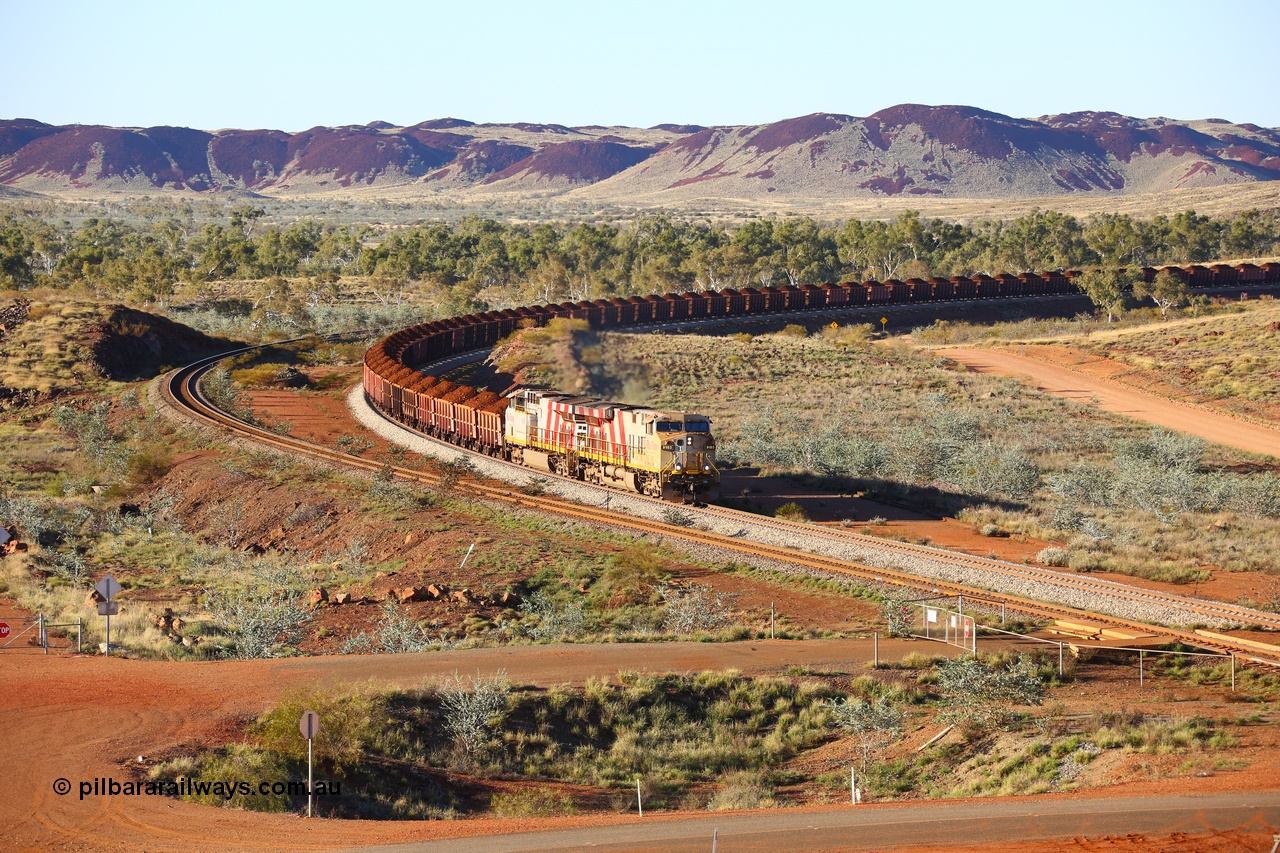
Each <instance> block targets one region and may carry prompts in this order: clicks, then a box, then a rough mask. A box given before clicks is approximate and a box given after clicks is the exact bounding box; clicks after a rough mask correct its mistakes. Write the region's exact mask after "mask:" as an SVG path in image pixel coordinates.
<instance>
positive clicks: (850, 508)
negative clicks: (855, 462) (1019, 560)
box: [716, 467, 1026, 522]
mask: <svg viewBox="0 0 1280 853" xmlns="http://www.w3.org/2000/svg"><path fill="white" fill-rule="evenodd" d="M716 503H718V504H720V505H722V506H728V507H732V508H734V509H741V510H745V511H747V512H753V513H756V514H759V515H768V516H773V515H776V514H777V512H778V510H779V509H781V508H782V507H784V506H786V505H787V504H795V505H796V506H798V507H800V509H801V510H803V511H804V514H805V516H806V517H807V518H808V519H810V520H812V521H817V522H866V521H869V520H871V519H884V520H886V521H927V520H936V519H941V518H948V517H950V518H954V517H955V516H956V515H957V514H958V513H959V512H961V511H962V510H963V509H965V508H966V507H972V506H978V505H986V506H994V507H997V508H1000V509H1004V510H1009V511H1019V510H1024V509H1026V506H1025V505H1024V504H1021V503H1017V502H1014V501H1002V500H999V499H995V498H991V497H988V496H986V495H967V494H962V493H957V492H948V491H944V490H942V489H937V488H934V487H931V486H911V485H907V484H905V483H899V482H897V481H894V480H885V479H879V478H862V477H834V476H823V475H819V474H781V473H763V472H761V470H760V469H759V468H747V467H744V468H730V469H722V470H721V472H720V499H719V500H718V501H716Z"/></svg>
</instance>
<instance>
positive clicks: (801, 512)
mask: <svg viewBox="0 0 1280 853" xmlns="http://www.w3.org/2000/svg"><path fill="white" fill-rule="evenodd" d="M774 515H775V516H777V517H778V518H785V519H787V520H788V521H808V520H809V513H807V512H805V509H804V507H802V506H800V504H798V503H796V502H795V501H792V502H790V503H785V504H783V505H782V506H780V507H778V509H777V511H776V512H774Z"/></svg>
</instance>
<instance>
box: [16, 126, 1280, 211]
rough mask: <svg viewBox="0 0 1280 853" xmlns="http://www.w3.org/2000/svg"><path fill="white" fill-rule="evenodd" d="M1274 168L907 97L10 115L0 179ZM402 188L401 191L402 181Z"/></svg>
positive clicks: (289, 191) (1155, 131) (562, 184)
mask: <svg viewBox="0 0 1280 853" xmlns="http://www.w3.org/2000/svg"><path fill="white" fill-rule="evenodd" d="M1277 179H1280V130H1277V129H1275V128H1264V127H1259V126H1257V125H1253V124H1233V123H1231V122H1228V121H1223V120H1221V119H1203V120H1198V121H1175V120H1173V119H1165V118H1152V119H1139V118H1132V117H1129V116H1123V115H1119V114H1117V113H1107V112H1078V113H1065V114H1062V115H1053V116H1041V117H1040V118H1038V119H1034V120H1033V119H1019V118H1011V117H1009V116H1005V115H1000V114H999V113H993V112H988V111H986V110H980V109H976V108H973V107H961V106H939V107H929V106H920V105H916V104H903V105H900V106H896V107H890V108H888V109H885V110H881V111H880V112H878V113H875V114H874V115H871V116H868V117H866V118H856V117H854V116H847V115H838V114H834V113H815V114H813V115H808V116H802V117H800V118H792V119H786V120H784V121H778V122H773V123H772V124H762V125H748V126H740V127H700V126H697V125H671V124H664V125H658V126H657V127H652V128H644V129H640V128H625V127H596V126H590V127H564V126H561V125H545V124H526V123H517V124H504V125H497V124H473V123H472V122H468V121H463V120H460V119H438V120H435V121H425V122H422V123H420V124H415V125H413V126H411V127H396V126H393V125H391V124H388V123H386V122H373V123H372V124H368V125H347V126H343V127H313V128H311V129H310V130H306V131H302V132H301V133H285V132H283V131H279V130H217V131H204V130H193V129H191V128H185V127H148V128H118V127H103V126H97V125H66V126H56V125H49V124H45V123H43V122H39V121H35V120H32V119H13V120H0V187H10V188H12V189H15V190H23V191H29V192H36V193H48V194H54V195H66V194H81V193H86V192H93V191H95V190H128V191H135V192H136V191H143V192H154V191H155V190H156V189H159V188H164V189H167V190H178V191H183V192H197V193H210V192H219V191H223V192H225V191H236V192H242V193H245V192H247V193H254V194H261V195H265V196H279V197H289V196H298V195H303V194H314V193H327V192H334V191H341V192H344V193H357V194H366V193H367V194H369V195H371V196H376V195H377V194H378V192H379V191H380V190H381V191H385V190H388V189H390V188H393V187H395V188H401V190H403V191H407V194H414V193H416V192H418V191H420V192H421V194H423V195H431V194H435V193H437V192H441V193H447V194H450V195H467V194H493V193H525V194H527V193H540V194H553V195H554V194H571V195H572V196H580V197H583V198H585V199H595V200H601V201H604V200H614V201H619V200H624V201H625V200H644V201H647V202H650V203H661V202H662V201H663V200H669V201H671V202H685V201H689V200H693V199H698V198H736V199H744V200H750V199H762V198H766V197H769V198H777V199H786V198H824V199H838V198H869V197H894V198H898V199H899V200H902V201H906V200H909V199H910V198H911V197H913V196H938V197H943V198H1009V197H1029V196H1055V195H1067V194H1075V193H1100V194H1122V193H1148V192H1159V191H1163V190H1172V189H1179V188H1202V187H1215V186H1221V185H1225V184H1234V183H1246V182H1255V181H1273V180H1277ZM397 194H398V195H403V194H406V193H405V192H398V193H397Z"/></svg>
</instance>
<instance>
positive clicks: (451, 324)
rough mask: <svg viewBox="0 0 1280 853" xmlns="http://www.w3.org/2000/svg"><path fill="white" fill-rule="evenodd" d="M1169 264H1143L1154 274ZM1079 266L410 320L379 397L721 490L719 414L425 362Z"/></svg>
mask: <svg viewBox="0 0 1280 853" xmlns="http://www.w3.org/2000/svg"><path fill="white" fill-rule="evenodd" d="M1162 269H1167V270H1169V271H1171V272H1173V273H1175V274H1177V275H1178V276H1180V277H1182V279H1183V280H1184V281H1186V282H1187V283H1188V284H1189V285H1190V286H1191V287H1230V286H1236V285H1245V284H1274V283H1280V263H1268V264H1263V265H1261V266H1255V265H1253V264H1239V265H1237V266H1227V265H1225V264H1214V265H1212V266H1207V267H1206V266H1190V267H1185V268H1183V267H1164V268H1162ZM1158 272H1159V270H1156V269H1154V268H1151V267H1145V268H1143V270H1142V274H1143V277H1144V278H1145V279H1146V280H1147V281H1151V280H1152V279H1153V278H1154V277H1155V275H1156V274H1157V273H1158ZM1076 275H1078V273H1076V272H1073V271H1069V272H1061V273H1044V274H1036V273H1023V274H1021V275H1007V274H1005V275H997V276H986V275H978V276H974V277H973V278H969V277H966V276H955V277H953V278H931V279H928V280H927V281H926V280H922V279H914V278H913V279H908V280H907V281H897V280H890V281H886V282H878V281H866V282H860V283H855V282H844V283H841V284H824V285H820V286H819V285H804V286H801V287H793V286H790V285H787V286H783V287H776V288H775V287H765V288H761V289H755V288H745V289H742V290H721V291H707V292H703V293H668V294H666V295H663V296H632V297H629V298H616V299H598V300H595V301H592V302H565V303H563V304H560V305H535V306H532V307H525V308H516V309H507V310H504V311H488V312H485V313H483V314H468V315H466V316H462V317H451V318H449V319H447V320H436V321H433V322H430V323H423V324H421V325H418V326H411V327H410V328H407V329H402V330H401V331H399V332H396V333H395V334H393V335H391V336H389V337H387V338H384V339H383V340H381V341H379V342H378V343H376V344H374V345H373V346H372V347H371V348H370V349H369V351H368V352H367V353H365V358H364V392H365V396H366V397H367V398H368V400H369V402H370V403H372V404H373V405H374V406H375V407H376V408H377V409H379V410H380V411H382V412H383V413H384V414H386V415H387V416H389V417H391V418H393V419H394V420H396V421H399V422H400V423H402V424H404V425H406V426H408V427H410V428H412V429H416V430H420V431H422V432H425V433H427V434H429V435H432V436H435V437H437V438H441V439H444V440H447V441H450V442H453V443H454V444H457V445H459V446H462V447H466V448H468V449H471V450H476V451H480V452H483V453H487V454H489V455H491V456H498V457H501V458H504V459H507V460H509V461H512V462H517V463H520V464H523V465H527V466H528V467H530V468H534V469H536V470H539V471H547V472H550V473H553V474H560V475H563V476H567V477H572V478H575V479H580V480H587V481H590V482H593V483H598V484H601V485H609V486H614V487H617V488H622V489H626V490H628V491H635V492H639V493H641V494H646V495H651V496H653V497H660V498H663V499H666V500H685V501H695V502H696V501H705V500H709V499H712V498H715V497H716V496H717V493H718V490H719V483H720V472H719V470H718V469H717V468H716V464H715V439H714V437H713V435H712V433H711V422H710V420H709V419H707V418H706V417H704V416H702V415H696V414H691V413H687V412H665V411H659V410H654V409H646V408H643V407H637V406H626V405H622V404H619V403H609V402H604V401H599V400H592V399H589V398H584V397H573V396H571V395H568V394H562V393H559V392H556V391H549V390H537V389H527V388H520V389H516V390H514V391H511V392H509V393H508V394H507V395H506V396H501V395H499V394H496V393H493V392H492V391H483V392H482V391H477V390H476V389H475V388H472V387H471V386H468V385H457V384H454V383H453V382H450V381H448V380H445V379H441V378H439V377H436V376H432V375H429V374H425V373H422V372H421V371H420V370H418V369H417V368H418V367H419V366H420V365H425V364H429V363H432V362H436V361H438V360H440V359H444V358H447V357H449V356H451V355H455V354H457V353H461V352H466V351H469V350H476V349H482V348H491V347H493V346H495V345H497V343H498V342H499V341H500V340H501V339H502V338H504V337H506V336H507V335H510V334H511V333H512V332H514V331H516V330H517V329H519V328H525V327H531V326H543V325H546V324H547V322H549V321H550V320H552V319H554V318H556V317H569V318H574V319H583V320H587V321H588V322H589V323H590V324H591V325H592V326H595V327H599V328H618V327H627V326H643V325H651V324H657V323H669V322H681V321H686V320H714V319H716V318H721V317H723V318H733V317H754V316H759V315H764V314H776V313H784V312H793V311H818V310H824V309H832V310H835V309H843V308H857V307H859V306H873V305H895V304H911V303H923V302H945V301H954V300H968V299H1000V298H1013V297H1027V296H1048V295H1058V294H1072V293H1078V292H1079V291H1078V288H1076V286H1075V285H1073V284H1072V282H1071V279H1072V278H1074V277H1075V276H1076Z"/></svg>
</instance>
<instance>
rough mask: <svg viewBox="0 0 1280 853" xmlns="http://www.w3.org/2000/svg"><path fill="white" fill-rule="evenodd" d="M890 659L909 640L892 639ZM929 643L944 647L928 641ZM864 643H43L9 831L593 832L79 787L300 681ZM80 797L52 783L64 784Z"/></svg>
mask: <svg viewBox="0 0 1280 853" xmlns="http://www.w3.org/2000/svg"><path fill="white" fill-rule="evenodd" d="M881 648H882V650H883V652H884V653H885V654H886V655H889V654H892V655H895V656H896V655H901V654H905V653H906V652H907V651H908V650H910V649H911V648H914V646H912V647H908V646H907V645H906V644H902V643H898V642H890V641H885V642H884V643H882V644H881ZM930 651H935V650H934V649H932V648H931V649H930ZM869 653H870V647H869V643H868V642H867V641H865V640H817V641H806V642H803V643H800V642H786V641H775V642H746V643H730V644H705V643H671V644H663V645H662V646H660V647H657V648H655V647H653V646H648V645H640V644H636V645H583V646H533V647H528V646H526V647H515V648H502V649H488V650H473V651H461V652H440V653H428V654H419V655H395V656H385V655H381V656H347V657H328V658H300V659H293V660H278V661H244V662H240V661H235V662H218V663H204V664H192V663H177V664H175V663H165V662H143V661H128V660H121V659H119V658H113V659H104V658H97V657H74V656H67V655H65V654H53V653H51V654H50V655H48V656H47V657H46V656H44V655H41V654H39V653H38V651H36V650H34V649H31V650H28V649H23V650H20V651H8V652H6V653H0V684H4V685H5V689H4V701H3V706H2V707H0V755H3V756H4V759H5V764H6V765H7V767H8V776H7V778H6V779H5V780H4V781H3V782H0V792H2V796H0V826H4V827H5V833H4V835H5V836H6V838H7V839H8V840H9V842H10V849H39V850H51V849H63V850H103V849H131V850H138V849H147V850H154V849H166V850H200V851H203V850H210V851H213V850H320V849H331V848H337V847H347V846H353V845H358V844H360V845H363V844H372V843H383V842H396V841H410V840H423V839H431V838H443V837H456V836H462V835H478V834H485V833H491V832H498V831H519V830H524V829H530V828H531V827H532V826H533V825H536V826H538V827H540V828H542V827H546V828H550V827H556V826H560V827H568V826H590V825H596V824H600V825H603V824H608V823H617V822H620V821H625V820H627V818H625V817H622V816H619V817H612V816H604V817H589V818H566V819H549V820H542V821H536V822H534V824H530V823H529V822H522V821H492V820H460V821H436V822H430V823H413V822H405V823H392V822H388V823H376V822H364V821H339V820H325V821H313V822H310V823H307V822H304V821H302V820H299V819H298V818H297V817H295V816H288V815H269V814H256V813H249V812H239V811H227V810H222V809H215V808H210V807H206V806H199V805H195V804H192V803H185V802H179V801H176V800H172V799H168V798H165V797H146V796H142V797H132V798H131V797H125V796H114V797H112V796H99V797H94V796H89V797H86V798H85V799H84V800H81V799H80V798H79V788H80V783H81V782H86V781H87V782H89V783H92V781H93V780H94V779H95V778H98V777H106V778H114V779H115V780H117V781H119V782H125V781H128V780H130V779H132V778H134V777H133V776H132V775H131V773H130V770H129V769H128V764H129V763H130V761H131V760H136V757H137V756H139V755H143V756H147V755H154V754H156V753H157V752H160V751H164V750H167V749H172V748H173V747H175V746H176V745H178V744H181V743H199V742H200V741H208V740H212V741H215V742H222V741H223V740H225V739H226V738H225V732H226V731H227V730H228V729H229V728H231V727H234V726H237V725H238V723H239V722H240V721H241V720H243V719H244V718H247V717H252V716H257V715H258V714H260V713H261V712H262V711H264V710H266V709H267V708H268V707H269V706H270V705H271V704H273V703H274V702H275V700H276V699H277V698H278V697H279V695H280V694H281V692H282V691H284V690H286V689H289V688H291V687H301V686H305V685H309V684H324V683H327V682H331V681H332V682H363V681H367V680H372V681H374V682H377V683H381V684H386V685H399V686H413V685H417V684H419V683H420V682H421V681H422V680H423V679H424V678H430V677H433V676H437V675H447V674H450V673H453V672H454V671H461V672H464V673H467V672H473V671H475V670H477V669H480V670H483V671H486V672H491V671H496V670H499V669H505V670H506V671H507V673H508V675H509V676H510V677H511V679H512V680H513V681H514V682H516V683H527V684H542V685H547V684H552V683H562V682H565V681H583V680H585V679H586V678H587V677H588V676H593V675H594V676H607V675H611V674H613V673H616V672H618V671H619V670H641V671H643V670H651V669H661V670H675V671H683V670H702V669H711V668H714V669H722V668H737V669H741V670H743V671H744V672H747V673H771V672H778V671H780V670H782V669H784V668H785V667H786V666H788V665H790V664H797V665H806V666H814V667H817V668H832V669H839V670H846V671H847V670H849V669H851V668H853V666H854V665H855V662H860V661H863V660H866V659H867V658H868V656H869ZM60 778H61V779H67V780H68V781H70V783H71V793H69V794H67V795H64V796H58V795H56V794H55V793H54V791H53V785H54V782H55V780H57V779H60Z"/></svg>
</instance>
